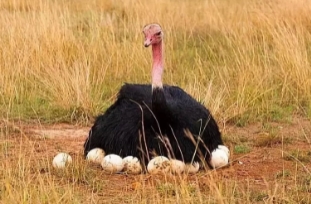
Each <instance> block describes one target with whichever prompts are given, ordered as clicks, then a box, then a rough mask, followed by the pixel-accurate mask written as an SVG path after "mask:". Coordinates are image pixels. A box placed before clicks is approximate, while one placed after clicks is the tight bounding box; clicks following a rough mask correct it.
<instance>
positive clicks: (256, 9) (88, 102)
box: [0, 0, 311, 125]
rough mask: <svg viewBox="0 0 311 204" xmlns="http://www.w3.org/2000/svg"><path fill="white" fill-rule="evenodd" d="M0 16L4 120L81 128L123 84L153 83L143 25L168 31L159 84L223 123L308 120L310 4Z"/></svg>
mask: <svg viewBox="0 0 311 204" xmlns="http://www.w3.org/2000/svg"><path fill="white" fill-rule="evenodd" d="M229 5H230V6H229ZM0 10H1V13H2V15H1V17H0V24H1V27H2V28H5V29H2V30H1V31H0V34H1V36H2V37H1V39H0V43H1V48H0V57H1V60H0V63H1V66H0V72H1V76H0V93H1V105H2V109H1V112H3V113H5V114H7V115H8V116H9V117H10V118H11V117H19V116H21V117H23V118H28V117H30V118H42V117H43V118H47V117H46V115H49V116H50V117H49V119H50V120H56V118H57V119H60V120H61V119H63V120H67V121H68V120H71V121H74V120H75V121H78V122H87V120H88V119H89V118H90V116H94V115H96V114H98V113H99V112H101V111H103V110H104V109H105V108H106V107H108V106H109V105H110V104H111V102H112V101H113V99H114V97H115V94H116V92H117V90H118V89H119V87H120V86H121V85H122V83H124V82H131V83H149V81H150V67H151V59H150V58H151V57H150V50H146V49H144V48H143V46H142V41H143V39H142V34H141V28H142V26H143V25H145V24H146V23H149V22H159V23H160V24H161V25H162V26H163V28H164V30H165V36H166V37H165V44H166V72H165V76H164V80H165V83H168V84H176V85H179V86H181V87H183V88H184V89H185V90H186V91H188V92H189V93H191V94H192V95H193V96H194V97H195V98H197V99H198V100H200V101H201V102H203V103H204V104H205V105H206V106H207V107H209V108H210V109H211V110H212V112H213V113H214V114H215V115H216V117H217V118H218V120H219V121H221V122H226V121H234V122H236V123H240V124H242V125H243V124H244V123H245V122H247V121H254V120H258V119H275V118H274V117H276V118H277V119H278V118H279V115H281V116H283V115H285V116H287V115H290V114H291V113H292V112H299V113H302V114H305V115H309V114H310V102H309V101H310V96H311V93H310V90H311V89H310V87H311V71H310V64H309V63H310V54H309V53H310V49H309V47H310V46H309V44H310V40H311V35H310V29H311V27H310V26H311V24H310V22H311V21H310V20H311V19H310V15H309V12H310V10H311V4H309V3H308V2H305V1H303V0H299V1H286V2H281V1H273V2H271V1H264V0H262V1H243V0H241V1H233V0H232V1H225V2H223V1H222V2H217V1H201V0H195V1H183V2H179V3H177V2H174V1H164V0H163V1H162V0H161V1H157V2H150V1H131V0H128V1H123V2H119V3H115V2H114V1H105V2H102V1H96V0H95V1H91V2H89V1H83V0H80V1H69V2H66V1H60V0H59V1H58V0H57V1H44V0H41V1H40V0H36V1H30V0H28V1H21V0H14V1H13V0H12V1H4V2H1V4H0ZM23 104H27V107H28V108H25V107H24V106H23ZM49 110H52V111H49ZM72 115H74V116H72ZM81 115H82V117H81Z"/></svg>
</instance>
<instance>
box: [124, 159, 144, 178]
mask: <svg viewBox="0 0 311 204" xmlns="http://www.w3.org/2000/svg"><path fill="white" fill-rule="evenodd" d="M123 164H124V168H123V171H124V172H127V173H129V174H139V173H140V172H141V171H142V167H141V164H140V162H139V159H138V158H137V157H133V156H127V157H124V158H123Z"/></svg>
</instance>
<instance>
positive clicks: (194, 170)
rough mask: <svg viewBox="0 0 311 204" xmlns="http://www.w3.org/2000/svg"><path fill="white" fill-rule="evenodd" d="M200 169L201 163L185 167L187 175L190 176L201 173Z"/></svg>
mask: <svg viewBox="0 0 311 204" xmlns="http://www.w3.org/2000/svg"><path fill="white" fill-rule="evenodd" d="M199 169H200V164H199V162H193V163H192V164H186V165H185V171H184V172H185V173H189V174H195V173H197V172H198V171H199Z"/></svg>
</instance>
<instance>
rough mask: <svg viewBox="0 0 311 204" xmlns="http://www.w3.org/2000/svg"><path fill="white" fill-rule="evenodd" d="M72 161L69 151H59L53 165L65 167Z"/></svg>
mask: <svg viewBox="0 0 311 204" xmlns="http://www.w3.org/2000/svg"><path fill="white" fill-rule="evenodd" d="M70 163H72V158H71V156H70V155H69V154H67V153H63V152H62V153H58V154H57V155H56V156H55V157H54V159H53V162H52V164H53V167H55V168H64V167H66V165H68V164H70Z"/></svg>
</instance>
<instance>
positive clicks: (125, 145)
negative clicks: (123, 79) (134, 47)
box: [84, 24, 223, 163]
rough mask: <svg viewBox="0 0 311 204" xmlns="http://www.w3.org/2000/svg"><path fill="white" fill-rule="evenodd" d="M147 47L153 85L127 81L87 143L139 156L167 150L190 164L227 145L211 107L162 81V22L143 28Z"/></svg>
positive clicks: (146, 157)
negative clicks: (150, 55)
mask: <svg viewBox="0 0 311 204" xmlns="http://www.w3.org/2000/svg"><path fill="white" fill-rule="evenodd" d="M143 33H144V35H145V43H144V45H145V47H148V46H149V45H152V53H153V67H152V84H151V85H149V84H142V85H141V84H125V85H123V86H122V88H121V90H120V91H119V94H118V98H117V100H116V102H115V103H114V104H113V105H111V106H110V107H109V108H108V109H107V110H106V112H105V113H104V114H103V115H100V116H98V117H97V119H96V121H95V124H94V125H93V127H92V129H91V130H90V133H89V137H88V138H87V140H86V142H85V144H84V154H85V156H86V155H87V153H88V152H89V151H90V150H91V149H93V148H96V147H99V148H102V149H104V151H105V152H106V154H112V153H113V154H118V155H120V156H121V157H125V156H129V155H131V156H135V157H138V158H139V159H140V160H142V161H144V162H148V160H150V159H151V157H152V156H155V155H163V156H167V157H169V158H176V159H179V160H182V161H184V162H186V163H190V162H193V161H202V159H203V161H204V160H205V161H207V163H208V162H209V160H210V152H212V151H213V150H214V149H216V148H217V147H218V145H222V144H223V142H222V139H221V134H220V132H219V128H218V126H217V123H216V122H215V120H214V119H213V117H212V115H211V114H210V112H209V111H208V110H207V109H206V108H205V107H204V106H203V105H202V104H200V103H199V102H197V101H196V100H195V99H194V98H192V97H191V96H190V95H188V94H187V93H186V92H185V91H183V90H182V89H181V88H179V87H177V86H169V85H164V86H163V85H162V72H163V52H162V51H163V50H162V49H163V41H162V38H163V32H162V30H161V27H160V26H159V25H158V24H149V25H146V26H145V27H144V28H143Z"/></svg>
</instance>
